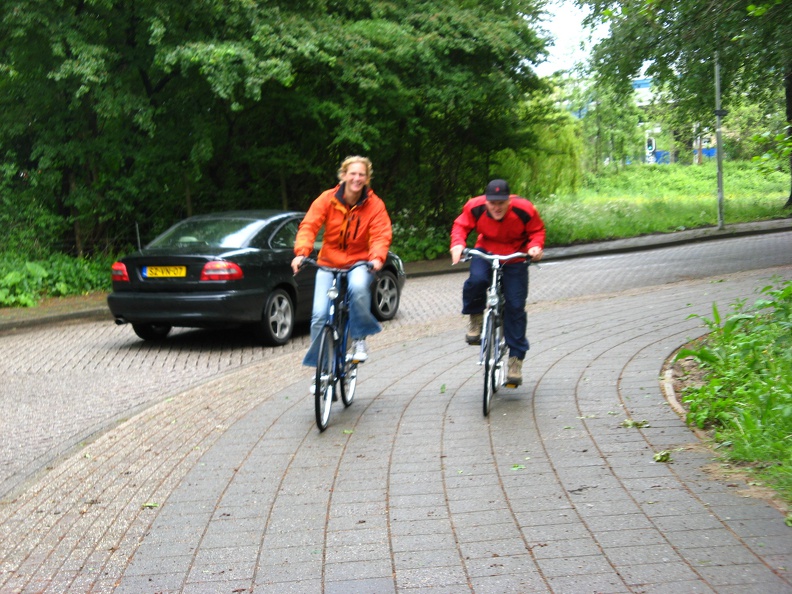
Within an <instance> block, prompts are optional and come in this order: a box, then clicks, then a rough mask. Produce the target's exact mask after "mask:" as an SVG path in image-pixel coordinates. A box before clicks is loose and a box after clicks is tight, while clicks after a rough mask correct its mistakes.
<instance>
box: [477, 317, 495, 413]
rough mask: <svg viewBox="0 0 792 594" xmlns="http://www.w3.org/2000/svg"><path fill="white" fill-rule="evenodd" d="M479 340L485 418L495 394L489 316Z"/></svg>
mask: <svg viewBox="0 0 792 594" xmlns="http://www.w3.org/2000/svg"><path fill="white" fill-rule="evenodd" d="M481 340H482V341H484V342H483V345H482V350H483V351H484V416H485V417H486V416H488V415H489V412H490V405H491V404H492V394H493V393H494V392H495V371H496V369H495V363H496V361H495V353H496V352H497V351H496V340H497V337H496V332H495V320H494V319H493V316H491V315H488V316H487V321H486V323H485V324H484V328H483V331H482V333H481Z"/></svg>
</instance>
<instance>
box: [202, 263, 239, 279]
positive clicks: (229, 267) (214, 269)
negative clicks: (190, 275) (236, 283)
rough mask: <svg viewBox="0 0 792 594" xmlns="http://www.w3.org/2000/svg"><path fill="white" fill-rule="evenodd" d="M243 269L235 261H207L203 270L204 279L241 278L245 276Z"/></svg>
mask: <svg viewBox="0 0 792 594" xmlns="http://www.w3.org/2000/svg"><path fill="white" fill-rule="evenodd" d="M244 277H245V275H244V274H243V273H242V269H241V268H240V267H239V266H238V265H236V264H234V263H233V262H225V261H222V260H221V261H217V262H207V263H206V264H204V267H203V270H201V280H202V281H225V280H239V279H241V278H244Z"/></svg>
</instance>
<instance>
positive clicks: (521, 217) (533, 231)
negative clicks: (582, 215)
mask: <svg viewBox="0 0 792 594" xmlns="http://www.w3.org/2000/svg"><path fill="white" fill-rule="evenodd" d="M510 198H511V203H510V204H509V209H508V210H507V211H506V215H505V216H504V217H503V218H502V219H501V220H500V221H496V220H495V219H493V218H492V217H491V216H490V214H489V213H488V212H487V206H486V202H487V198H486V196H477V197H476V198H471V199H470V200H468V201H467V203H466V204H465V206H464V207H463V208H462V213H461V214H460V215H459V216H458V217H457V218H456V220H454V225H453V227H452V228H451V247H454V246H455V245H467V237H468V235H470V232H471V231H473V230H475V231H476V232H477V233H478V238H477V239H476V247H477V248H480V249H482V250H486V251H487V252H489V253H491V254H513V253H514V252H527V251H528V248H532V247H534V246H538V247H541V248H544V242H545V227H544V223H543V222H542V219H541V217H540V216H539V212H538V211H537V210H536V207H535V206H534V205H533V204H531V202H529V201H528V200H526V199H525V198H521V197H520V196H517V195H511V196H510Z"/></svg>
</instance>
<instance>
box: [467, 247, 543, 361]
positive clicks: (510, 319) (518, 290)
mask: <svg viewBox="0 0 792 594" xmlns="http://www.w3.org/2000/svg"><path fill="white" fill-rule="evenodd" d="M501 272H502V274H503V276H502V277H501V278H502V280H503V297H504V300H505V304H504V311H503V335H504V338H505V339H506V344H507V345H509V357H517V358H518V359H525V353H526V352H527V351H528V349H529V348H530V345H529V344H528V339H527V338H526V337H525V329H526V326H527V324H528V318H527V316H526V314H525V301H526V299H528V262H517V263H514V264H506V265H505V266H503V267H502V268H501ZM491 278H492V267H491V266H490V263H489V262H487V261H486V260H482V259H481V258H473V259H472V260H471V261H470V276H469V277H468V278H467V280H466V281H465V284H464V285H463V286H462V313H463V314H467V315H470V314H478V313H481V312H483V311H484V308H485V306H486V304H487V287H489V284H490V279H491Z"/></svg>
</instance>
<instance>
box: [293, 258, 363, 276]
mask: <svg viewBox="0 0 792 594" xmlns="http://www.w3.org/2000/svg"><path fill="white" fill-rule="evenodd" d="M308 264H310V265H311V266H316V267H317V268H319V269H320V270H325V271H327V272H332V273H333V274H335V273H338V272H349V271H351V270H352V269H353V268H357V267H358V266H365V267H367V268H368V269H369V270H371V269H372V268H373V266H374V265H373V264H372V263H371V262H370V261H368V260H361V261H360V262H355V263H354V264H352V266H350V267H349V268H331V267H330V266H322V265H321V264H319V262H317V261H316V260H314V259H313V258H307V257H306V258H303V260H302V262H300V269H301V270H302V268H303V267H304V266H306V265H308Z"/></svg>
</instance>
